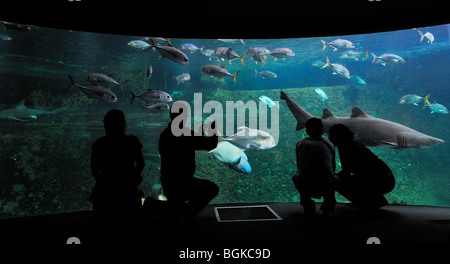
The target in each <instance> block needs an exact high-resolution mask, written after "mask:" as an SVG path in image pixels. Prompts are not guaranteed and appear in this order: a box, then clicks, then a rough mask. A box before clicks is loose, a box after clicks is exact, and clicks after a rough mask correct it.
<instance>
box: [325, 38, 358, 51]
mask: <svg viewBox="0 0 450 264" xmlns="http://www.w3.org/2000/svg"><path fill="white" fill-rule="evenodd" d="M320 41H322V43H323V48H322V51H324V50H325V48H326V47H327V46H330V47H332V48H334V50H333V51H336V50H338V49H354V48H355V45H354V44H353V43H352V42H350V41H348V40H345V39H335V40H333V41H331V42H329V43H327V42H325V41H323V40H320Z"/></svg>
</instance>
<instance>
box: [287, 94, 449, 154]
mask: <svg viewBox="0 0 450 264" xmlns="http://www.w3.org/2000/svg"><path fill="white" fill-rule="evenodd" d="M280 98H281V99H282V100H286V104H287V106H288V108H289V110H290V111H291V112H292V114H293V115H294V117H295V119H296V120H297V128H296V130H297V131H298V130H302V129H303V128H304V127H305V123H306V121H307V120H308V119H310V118H312V117H314V116H313V115H311V114H310V113H308V112H307V111H306V110H305V109H303V108H302V107H301V106H299V105H298V104H297V103H295V102H294V101H293V100H292V99H291V98H290V97H289V96H287V95H286V94H285V93H284V92H281V96H280ZM321 119H322V122H323V128H324V132H325V133H327V132H328V130H329V129H330V127H331V126H333V125H335V124H339V123H340V124H343V125H345V126H347V127H348V128H350V130H351V131H352V132H353V133H354V134H355V140H357V141H359V142H360V143H362V144H364V145H366V146H370V147H376V146H384V147H388V148H394V149H410V148H424V147H430V146H433V145H438V144H442V143H444V140H442V139H439V138H435V137H432V136H428V135H425V134H423V133H421V132H419V131H416V130H414V129H412V128H409V127H407V126H404V125H401V124H398V123H395V122H392V121H388V120H385V119H381V118H375V117H371V116H369V115H367V114H366V113H364V111H362V110H361V109H359V108H358V107H356V106H355V107H353V109H352V114H351V116H350V117H337V116H335V115H333V114H332V113H331V112H330V111H329V110H328V109H326V108H325V109H324V110H323V114H322V118H321Z"/></svg>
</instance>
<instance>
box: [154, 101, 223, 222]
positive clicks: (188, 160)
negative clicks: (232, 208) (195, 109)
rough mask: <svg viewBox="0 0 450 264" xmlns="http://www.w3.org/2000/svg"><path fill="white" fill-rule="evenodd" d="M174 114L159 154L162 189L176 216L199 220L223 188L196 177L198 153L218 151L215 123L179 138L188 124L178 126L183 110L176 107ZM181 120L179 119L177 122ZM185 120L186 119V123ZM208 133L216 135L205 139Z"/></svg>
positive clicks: (161, 136) (182, 123) (161, 143)
mask: <svg viewBox="0 0 450 264" xmlns="http://www.w3.org/2000/svg"><path fill="white" fill-rule="evenodd" d="M176 105H177V102H175V103H174V104H173V105H172V107H171V110H170V118H171V122H170V123H169V125H168V127H167V128H166V129H164V130H163V131H162V132H161V135H160V138H159V153H160V156H161V185H162V188H163V192H164V195H165V196H166V197H167V199H168V203H169V207H170V209H169V210H170V211H171V212H172V213H173V214H174V215H178V216H179V215H184V216H186V217H188V218H193V217H195V216H196V215H197V214H198V213H199V212H201V211H202V210H203V209H204V208H205V207H206V206H207V205H208V203H209V202H210V201H211V200H212V199H214V198H215V197H216V196H217V194H218V193H219V187H218V186H217V185H216V184H215V183H214V182H212V181H209V180H206V179H198V178H195V177H194V174H195V169H196V165H195V152H196V151H197V150H209V151H210V150H213V149H215V148H216V147H217V143H218V135H217V133H215V130H216V129H217V127H216V125H215V122H212V123H207V124H204V125H203V126H200V128H199V130H201V134H200V135H198V134H197V133H195V132H194V131H190V132H191V133H188V134H186V133H183V134H181V135H179V134H177V133H176V131H174V130H176V129H177V128H180V129H182V130H185V129H186V127H184V126H185V124H184V122H181V123H178V126H181V127H178V126H177V125H175V123H176V120H178V119H180V116H181V117H182V116H183V115H182V114H186V113H183V111H185V110H183V108H180V109H178V112H176V111H177V110H176V109H174V106H176ZM177 117H178V118H177ZM183 120H185V119H183ZM205 130H207V131H208V132H210V131H213V132H214V133H211V134H212V135H211V134H209V133H208V136H205V135H204V132H205Z"/></svg>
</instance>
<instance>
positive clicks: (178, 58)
mask: <svg viewBox="0 0 450 264" xmlns="http://www.w3.org/2000/svg"><path fill="white" fill-rule="evenodd" d="M152 48H155V49H156V50H157V51H158V52H159V54H160V55H161V57H162V58H166V59H169V60H171V61H173V62H175V63H178V64H182V65H188V64H189V58H188V57H187V56H186V54H184V53H183V52H182V51H181V50H179V49H177V48H175V47H173V46H172V45H171V44H170V42H169V46H158V45H155V42H154V41H153V40H152V44H151V45H150V47H149V49H152Z"/></svg>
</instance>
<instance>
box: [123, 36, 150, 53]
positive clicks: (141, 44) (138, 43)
mask: <svg viewBox="0 0 450 264" xmlns="http://www.w3.org/2000/svg"><path fill="white" fill-rule="evenodd" d="M128 46H131V47H133V48H136V49H142V50H147V49H150V44H148V43H147V42H145V41H143V40H140V39H138V40H132V41H130V42H128Z"/></svg>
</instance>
